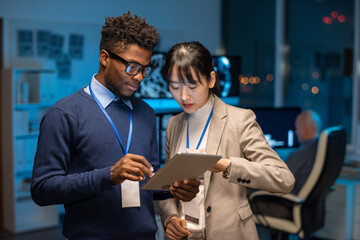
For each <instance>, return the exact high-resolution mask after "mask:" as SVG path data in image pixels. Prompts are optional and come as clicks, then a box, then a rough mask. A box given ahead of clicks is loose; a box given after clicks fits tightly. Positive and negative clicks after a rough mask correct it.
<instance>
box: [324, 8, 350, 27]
mask: <svg viewBox="0 0 360 240" xmlns="http://www.w3.org/2000/svg"><path fill="white" fill-rule="evenodd" d="M330 16H331V17H329V16H324V17H323V18H322V21H323V23H325V24H332V23H334V22H339V23H343V22H345V16H344V15H341V14H339V12H338V11H332V12H331V13H330Z"/></svg>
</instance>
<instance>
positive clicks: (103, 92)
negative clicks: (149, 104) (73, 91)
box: [84, 74, 133, 109]
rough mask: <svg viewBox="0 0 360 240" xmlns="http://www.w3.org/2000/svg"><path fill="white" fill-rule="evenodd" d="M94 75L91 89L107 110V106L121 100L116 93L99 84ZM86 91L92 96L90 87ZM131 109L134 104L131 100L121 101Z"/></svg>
mask: <svg viewBox="0 0 360 240" xmlns="http://www.w3.org/2000/svg"><path fill="white" fill-rule="evenodd" d="M95 75H96V74H94V75H93V76H92V79H91V83H90V84H91V89H92V91H93V93H94V94H95V96H96V97H97V99H98V100H99V102H100V103H101V105H102V106H103V108H106V107H107V106H109V104H110V103H111V102H112V101H117V100H119V98H118V97H116V95H115V94H114V93H112V92H111V91H110V90H109V89H107V88H106V87H104V86H103V85H102V84H101V83H99V81H98V80H96V78H95ZM84 91H85V92H86V93H87V94H89V95H91V93H90V90H89V86H86V87H85V88H84ZM121 100H122V101H123V102H124V103H125V104H126V105H127V106H128V107H129V108H131V109H133V108H132V104H131V101H130V100H129V99H121Z"/></svg>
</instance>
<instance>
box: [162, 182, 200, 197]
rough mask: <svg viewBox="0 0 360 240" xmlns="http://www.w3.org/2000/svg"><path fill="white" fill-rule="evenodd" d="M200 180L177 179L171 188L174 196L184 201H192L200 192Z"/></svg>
mask: <svg viewBox="0 0 360 240" xmlns="http://www.w3.org/2000/svg"><path fill="white" fill-rule="evenodd" d="M199 186H200V180H198V179H186V180H183V181H177V182H175V183H174V184H173V185H171V186H170V188H169V190H170V192H171V194H172V195H174V197H176V198H177V199H179V200H182V201H184V202H189V201H191V200H192V199H193V198H194V197H195V196H196V194H197V193H198V192H199Z"/></svg>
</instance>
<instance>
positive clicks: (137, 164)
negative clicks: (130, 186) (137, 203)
mask: <svg viewBox="0 0 360 240" xmlns="http://www.w3.org/2000/svg"><path fill="white" fill-rule="evenodd" d="M153 171H154V168H153V167H152V166H151V164H150V163H149V162H148V161H147V160H146V158H145V157H143V156H140V155H136V154H131V153H128V154H126V155H125V156H124V157H122V158H121V159H120V160H119V161H118V162H117V163H115V165H114V166H112V167H111V170H110V174H111V180H112V181H113V182H114V183H115V184H121V183H123V182H124V181H125V180H126V179H128V180H131V181H141V180H144V179H145V174H146V175H148V176H149V177H151V176H153V175H154V173H153Z"/></svg>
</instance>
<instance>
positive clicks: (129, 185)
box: [121, 180, 140, 208]
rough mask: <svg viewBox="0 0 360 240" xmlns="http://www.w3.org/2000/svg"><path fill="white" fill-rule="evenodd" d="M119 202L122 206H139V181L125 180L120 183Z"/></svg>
mask: <svg viewBox="0 0 360 240" xmlns="http://www.w3.org/2000/svg"><path fill="white" fill-rule="evenodd" d="M121 202H122V207H123V208H129V207H140V190H139V182H137V181H130V180H125V181H124V182H123V183H122V184H121Z"/></svg>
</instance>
